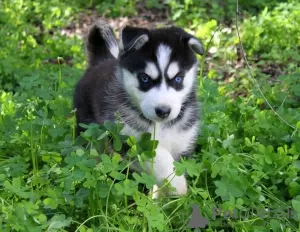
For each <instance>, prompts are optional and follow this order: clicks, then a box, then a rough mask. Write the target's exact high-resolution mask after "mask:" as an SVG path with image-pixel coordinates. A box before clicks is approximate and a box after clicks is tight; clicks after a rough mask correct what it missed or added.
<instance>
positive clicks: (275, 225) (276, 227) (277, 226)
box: [270, 219, 284, 232]
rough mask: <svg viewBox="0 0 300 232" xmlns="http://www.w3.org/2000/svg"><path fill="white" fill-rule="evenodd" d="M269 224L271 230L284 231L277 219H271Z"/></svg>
mask: <svg viewBox="0 0 300 232" xmlns="http://www.w3.org/2000/svg"><path fill="white" fill-rule="evenodd" d="M270 225H271V228H272V230H273V232H282V231H284V230H282V229H281V226H282V227H283V225H281V223H280V222H279V221H278V220H275V219H271V221H270Z"/></svg>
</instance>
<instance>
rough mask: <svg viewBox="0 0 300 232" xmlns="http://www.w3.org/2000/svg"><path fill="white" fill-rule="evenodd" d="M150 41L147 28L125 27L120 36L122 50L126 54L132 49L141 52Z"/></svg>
mask: <svg viewBox="0 0 300 232" xmlns="http://www.w3.org/2000/svg"><path fill="white" fill-rule="evenodd" d="M148 40H149V31H148V30H147V29H146V28H138V27H129V26H127V27H124V28H123V30H122V31H121V36H120V49H121V50H123V51H124V52H127V51H130V50H132V49H136V50H139V49H140V48H141V47H143V46H144V45H145V43H147V42H148Z"/></svg>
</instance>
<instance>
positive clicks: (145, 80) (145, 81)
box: [141, 76, 149, 83]
mask: <svg viewBox="0 0 300 232" xmlns="http://www.w3.org/2000/svg"><path fill="white" fill-rule="evenodd" d="M141 80H142V82H144V83H147V82H149V77H147V76H143V77H142V78H141Z"/></svg>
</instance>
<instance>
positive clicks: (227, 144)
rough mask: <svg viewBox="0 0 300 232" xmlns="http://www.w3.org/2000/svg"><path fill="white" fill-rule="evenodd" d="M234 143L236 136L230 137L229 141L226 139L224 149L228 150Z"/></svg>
mask: <svg viewBox="0 0 300 232" xmlns="http://www.w3.org/2000/svg"><path fill="white" fill-rule="evenodd" d="M233 141H234V134H232V135H230V136H229V137H228V138H227V139H225V140H224V141H223V142H222V144H223V147H224V148H228V147H229V146H231V145H232V143H233Z"/></svg>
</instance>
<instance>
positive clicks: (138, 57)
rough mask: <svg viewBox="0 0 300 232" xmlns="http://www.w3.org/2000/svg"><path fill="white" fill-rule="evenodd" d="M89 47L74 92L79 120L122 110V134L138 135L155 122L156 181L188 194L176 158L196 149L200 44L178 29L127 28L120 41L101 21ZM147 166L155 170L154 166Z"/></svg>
mask: <svg viewBox="0 0 300 232" xmlns="http://www.w3.org/2000/svg"><path fill="white" fill-rule="evenodd" d="M86 49H87V56H88V68H87V70H86V72H85V74H84V76H83V78H82V79H81V80H80V81H79V83H78V84H77V87H76V90H75V96H74V106H75V108H76V109H77V111H76V117H77V123H85V124H88V123H92V122H94V123H100V124H101V123H103V122H104V121H105V120H111V121H116V112H119V116H120V119H121V121H122V122H123V123H124V124H125V127H124V129H123V130H122V134H126V135H133V136H136V137H137V138H138V137H139V136H140V135H141V134H142V133H144V132H150V133H153V131H154V130H153V129H154V128H153V127H154V123H155V125H156V128H155V130H156V135H155V139H156V140H158V141H159V143H158V147H157V149H156V156H155V158H154V176H155V178H156V180H157V184H158V185H161V184H162V183H163V181H164V180H165V179H168V180H169V181H170V185H171V186H172V187H173V188H174V189H175V191H174V192H172V193H170V194H174V195H184V194H186V193H187V183H186V179H185V177H184V176H175V174H174V165H173V162H174V161H175V160H178V159H179V158H180V156H182V155H188V154H191V153H192V152H193V149H194V145H195V141H196V138H197V136H198V128H199V107H198V102H197V99H196V91H197V84H196V80H197V69H198V64H197V59H196V55H195V53H197V54H200V55H203V47H202V45H201V43H200V42H199V41H198V40H197V39H196V38H195V37H193V36H192V35H191V34H189V33H187V32H185V31H184V30H183V29H181V28H178V27H168V28H160V29H152V30H148V29H146V28H135V27H129V26H127V27H125V28H123V30H122V31H121V34H120V43H119V44H118V43H117V40H116V38H115V36H114V34H113V31H112V29H111V28H110V27H109V25H108V24H106V23H105V22H103V21H98V22H97V23H95V24H94V25H93V26H92V27H91V29H90V31H89V33H88V36H87V44H86ZM81 130H82V128H80V127H79V126H78V131H79V132H80V131H81ZM148 168H149V170H148V171H149V173H151V168H152V164H150V163H149V164H148Z"/></svg>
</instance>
